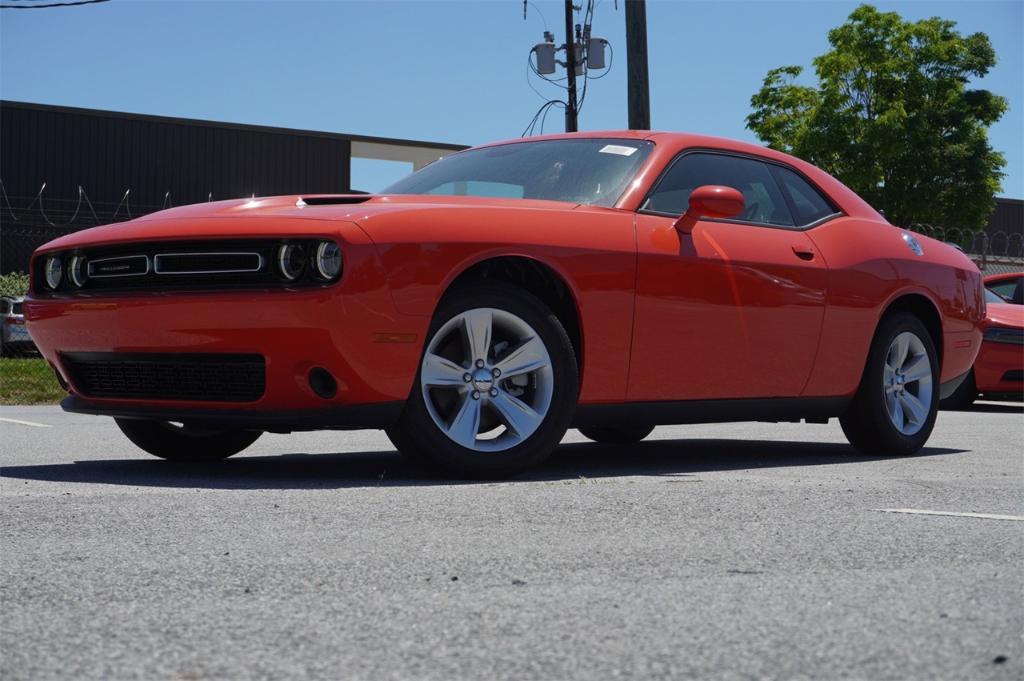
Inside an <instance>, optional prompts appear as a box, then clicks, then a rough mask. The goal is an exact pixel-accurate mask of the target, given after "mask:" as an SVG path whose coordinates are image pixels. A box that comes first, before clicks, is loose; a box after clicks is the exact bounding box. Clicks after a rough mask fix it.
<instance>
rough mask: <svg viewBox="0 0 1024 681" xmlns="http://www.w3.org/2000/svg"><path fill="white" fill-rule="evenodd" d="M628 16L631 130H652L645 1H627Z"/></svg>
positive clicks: (627, 40)
mask: <svg viewBox="0 0 1024 681" xmlns="http://www.w3.org/2000/svg"><path fill="white" fill-rule="evenodd" d="M625 12H626V82H627V91H628V96H629V129H630V130H650V129H651V94H650V86H649V84H648V80H647V3H646V1H645V0H626V2H625ZM571 77H572V75H571V71H570V78H571ZM569 82H570V83H572V82H573V81H572V80H570V81H569ZM573 91H575V90H573ZM568 115H569V114H568V111H566V120H568Z"/></svg>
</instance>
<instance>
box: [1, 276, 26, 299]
mask: <svg viewBox="0 0 1024 681" xmlns="http://www.w3.org/2000/svg"><path fill="white" fill-rule="evenodd" d="M26 293H28V275H27V274H23V273H22V272H11V273H10V274H0V296H2V297H4V298H18V297H20V296H23V295H25V294H26Z"/></svg>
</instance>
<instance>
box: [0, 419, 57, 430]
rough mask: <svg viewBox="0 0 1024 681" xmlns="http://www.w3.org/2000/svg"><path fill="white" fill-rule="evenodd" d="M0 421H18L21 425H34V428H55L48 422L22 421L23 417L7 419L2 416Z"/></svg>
mask: <svg viewBox="0 0 1024 681" xmlns="http://www.w3.org/2000/svg"><path fill="white" fill-rule="evenodd" d="M0 421H3V422H5V423H17V424H18V425H19V426H32V427H33V428H53V426H51V425H49V424H48V423H36V422H35V421H22V420H21V419H5V418H4V417H2V416H0Z"/></svg>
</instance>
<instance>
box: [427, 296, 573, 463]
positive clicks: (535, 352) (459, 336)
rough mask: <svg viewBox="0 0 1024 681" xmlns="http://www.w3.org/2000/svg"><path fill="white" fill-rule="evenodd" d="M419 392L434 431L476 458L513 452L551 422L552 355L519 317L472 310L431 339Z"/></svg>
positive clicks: (441, 329) (508, 313) (487, 309)
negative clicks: (439, 431)
mask: <svg viewBox="0 0 1024 681" xmlns="http://www.w3.org/2000/svg"><path fill="white" fill-rule="evenodd" d="M420 389H421V391H422V393H423V401H424V403H425V404H426V407H427V411H428V412H429V414H430V417H431V419H433V421H434V425H436V426H437V427H438V429H440V430H441V432H443V433H444V434H445V435H446V436H447V437H448V438H450V439H451V440H452V441H454V442H456V443H457V444H459V445H461V446H462V447H465V448H466V449H469V450H473V451H477V452H498V451H502V450H506V449H510V448H512V447H515V446H516V445H518V444H520V443H521V442H523V441H524V440H526V439H527V438H529V437H530V436H531V435H532V434H533V433H534V432H535V431H536V430H537V428H539V427H540V425H541V423H543V421H544V418H545V417H546V416H547V413H548V410H549V408H550V406H551V399H552V395H553V393H554V372H553V371H552V366H551V356H550V354H549V353H548V349H547V347H546V346H545V345H544V341H543V340H542V339H541V337H540V335H539V334H537V332H536V331H534V329H533V328H532V327H531V326H530V325H529V324H527V323H526V322H525V321H524V320H523V319H521V318H520V317H518V316H517V315H515V314H512V313H511V312H508V311H506V310H500V309H497V308H489V307H488V308H474V309H471V310H466V311H465V312H461V313H459V314H458V315H456V316H454V317H452V318H451V319H449V320H448V321H447V322H446V323H445V324H444V325H443V326H442V327H441V328H440V329H438V330H437V332H436V333H435V334H434V335H433V337H432V338H431V339H430V342H429V343H428V345H427V349H426V352H425V353H424V355H423V363H422V365H421V367H420Z"/></svg>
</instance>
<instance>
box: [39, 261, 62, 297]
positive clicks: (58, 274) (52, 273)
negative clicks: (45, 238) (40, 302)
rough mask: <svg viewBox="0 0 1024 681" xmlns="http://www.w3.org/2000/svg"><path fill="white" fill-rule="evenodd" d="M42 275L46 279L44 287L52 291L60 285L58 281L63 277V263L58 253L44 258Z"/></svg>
mask: <svg viewBox="0 0 1024 681" xmlns="http://www.w3.org/2000/svg"><path fill="white" fill-rule="evenodd" d="M43 275H44V277H45V279H46V288H48V289H50V290H51V291H52V290H54V289H56V288H57V287H58V286H60V281H61V279H63V278H64V263H63V261H62V260H61V258H60V256H59V255H51V256H49V257H48V258H46V264H45V265H44V266H43Z"/></svg>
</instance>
